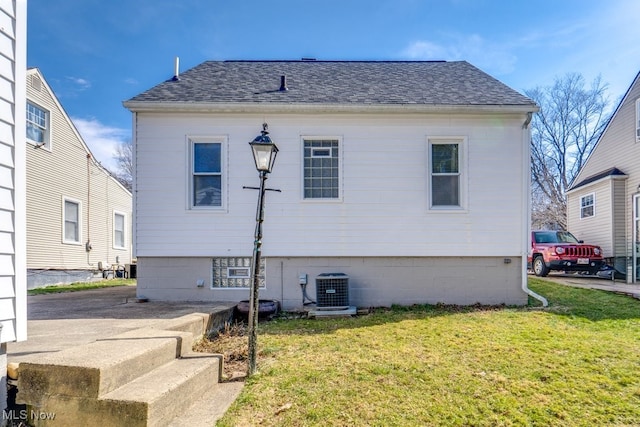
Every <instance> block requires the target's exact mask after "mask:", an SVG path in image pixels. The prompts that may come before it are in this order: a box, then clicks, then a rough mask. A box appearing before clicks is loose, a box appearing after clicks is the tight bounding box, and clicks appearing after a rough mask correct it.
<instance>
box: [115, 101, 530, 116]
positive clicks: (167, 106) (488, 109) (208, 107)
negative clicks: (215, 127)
mask: <svg viewBox="0 0 640 427" xmlns="http://www.w3.org/2000/svg"><path fill="white" fill-rule="evenodd" d="M122 105H124V106H125V107H126V108H127V109H129V110H130V111H133V112H138V113H141V112H143V113H151V112H189V113H265V112H268V113H271V114H274V113H402V114H407V113H506V114H513V113H519V114H521V113H531V111H538V108H537V106H535V105H442V104H397V105H396V104H375V105H373V104H372V105H366V104H353V105H348V104H307V103H287V104H278V103H271V102H254V103H216V102H171V101H162V102H156V101H124V102H123V103H122Z"/></svg>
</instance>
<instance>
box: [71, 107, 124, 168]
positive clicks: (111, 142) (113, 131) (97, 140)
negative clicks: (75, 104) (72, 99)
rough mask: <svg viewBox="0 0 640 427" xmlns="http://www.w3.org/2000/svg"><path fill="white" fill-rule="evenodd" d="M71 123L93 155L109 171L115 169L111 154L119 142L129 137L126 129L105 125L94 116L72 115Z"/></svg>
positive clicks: (114, 152) (113, 153) (114, 151)
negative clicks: (85, 117)
mask: <svg viewBox="0 0 640 427" xmlns="http://www.w3.org/2000/svg"><path fill="white" fill-rule="evenodd" d="M71 120H72V121H73V124H74V125H75V126H76V128H77V129H78V132H80V135H81V136H82V139H84V142H86V143H87V145H88V146H89V150H91V153H92V154H93V157H94V158H95V159H96V160H97V161H99V162H100V163H102V165H103V166H104V167H106V168H107V169H109V170H111V171H116V170H117V165H116V162H115V160H114V158H113V156H114V155H115V154H116V150H117V148H118V146H119V145H120V144H122V143H123V142H125V141H127V140H129V139H130V133H129V130H128V129H120V128H115V127H110V126H106V125H104V124H102V123H100V122H99V121H98V120H97V119H95V118H89V119H83V118H80V117H72V118H71Z"/></svg>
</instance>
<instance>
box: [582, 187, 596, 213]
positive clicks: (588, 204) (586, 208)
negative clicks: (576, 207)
mask: <svg viewBox="0 0 640 427" xmlns="http://www.w3.org/2000/svg"><path fill="white" fill-rule="evenodd" d="M593 215H595V198H594V195H593V193H591V194H587V195H585V196H582V197H580V218H589V217H592V216H593Z"/></svg>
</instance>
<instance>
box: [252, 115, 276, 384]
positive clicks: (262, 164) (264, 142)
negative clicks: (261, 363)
mask: <svg viewBox="0 0 640 427" xmlns="http://www.w3.org/2000/svg"><path fill="white" fill-rule="evenodd" d="M267 128H268V126H267V124H266V123H264V124H263V125H262V132H261V134H260V135H258V136H257V137H256V138H255V139H254V140H253V141H251V142H250V143H249V145H251V150H252V151H253V160H254V161H255V162H256V169H257V170H258V172H259V173H260V188H259V189H258V190H259V194H258V208H257V212H256V232H255V239H254V244H253V261H252V267H253V272H252V276H251V278H252V280H251V297H250V299H249V368H248V372H247V374H248V375H249V376H251V375H253V374H254V373H255V372H256V359H257V351H258V345H257V344H258V343H257V341H258V331H257V329H258V312H259V297H258V288H259V287H260V284H259V278H260V255H261V247H262V222H263V221H264V194H265V186H264V183H265V181H266V180H267V175H268V174H269V173H271V169H272V168H273V164H274V163H275V161H276V155H277V154H278V147H276V145H275V144H274V143H273V142H272V141H271V138H269V132H267Z"/></svg>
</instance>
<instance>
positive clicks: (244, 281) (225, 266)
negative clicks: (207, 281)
mask: <svg viewBox="0 0 640 427" xmlns="http://www.w3.org/2000/svg"><path fill="white" fill-rule="evenodd" d="M251 262H252V259H251V257H221V258H213V261H212V281H211V287H212V288H223V289H238V288H241V289H243V288H249V287H251V273H252V271H251ZM264 268H265V260H264V258H261V259H260V274H259V275H258V286H259V287H260V288H264V287H265V280H264Z"/></svg>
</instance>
